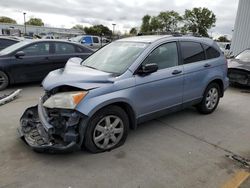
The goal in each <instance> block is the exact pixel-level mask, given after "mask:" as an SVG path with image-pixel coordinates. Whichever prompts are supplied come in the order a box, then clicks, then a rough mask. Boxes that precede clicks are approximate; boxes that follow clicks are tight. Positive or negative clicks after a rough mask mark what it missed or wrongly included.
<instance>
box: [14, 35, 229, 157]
mask: <svg viewBox="0 0 250 188" xmlns="http://www.w3.org/2000/svg"><path fill="white" fill-rule="evenodd" d="M42 85H43V88H44V90H45V94H44V96H43V97H42V98H41V99H40V100H39V103H38V106H34V107H31V108H28V109H27V110H26V111H25V112H24V114H23V116H22V117H21V120H20V122H21V126H20V128H19V133H20V135H21V137H22V138H23V139H24V140H25V142H27V143H28V145H30V146H31V147H32V148H33V149H34V150H36V151H40V152H42V151H46V152H61V151H73V150H75V149H80V148H82V147H85V148H86V149H87V150H89V151H91V152H93V153H97V152H104V151H110V150H112V149H114V148H116V147H118V146H121V145H122V144H123V143H124V142H125V140H126V137H127V134H128V129H130V128H131V129H135V128H136V127H137V124H138V123H141V122H144V121H147V120H149V119H153V118H156V117H159V116H161V115H163V114H166V113H169V112H173V111H176V110H181V109H183V108H185V107H187V106H192V105H195V106H196V107H197V109H198V111H199V112H201V113H203V114H209V113H212V112H213V111H214V110H215V109H216V107H217V105H218V103H219V100H220V97H223V94H224V90H225V89H226V88H227V87H228V78H227V61H226V59H225V57H224V55H223V53H222V52H221V51H220V49H219V47H218V46H217V44H216V43H215V42H214V41H212V40H211V39H206V38H196V37H173V36H141V37H132V38H125V39H121V40H117V41H115V42H112V43H110V44H109V45H107V46H105V47H103V48H101V49H100V50H98V51H97V52H95V53H94V54H93V55H91V56H90V57H88V58H87V59H86V60H85V61H82V59H80V58H72V59H70V60H69V61H68V63H67V64H66V66H65V68H64V69H58V70H55V71H52V72H51V73H50V74H49V75H48V76H47V77H46V78H45V79H44V81H43V83H42Z"/></svg>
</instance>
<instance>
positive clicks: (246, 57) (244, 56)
mask: <svg viewBox="0 0 250 188" xmlns="http://www.w3.org/2000/svg"><path fill="white" fill-rule="evenodd" d="M235 59H239V60H241V61H244V62H250V49H248V50H245V51H243V52H241V53H240V54H239V55H237V56H236V58H235Z"/></svg>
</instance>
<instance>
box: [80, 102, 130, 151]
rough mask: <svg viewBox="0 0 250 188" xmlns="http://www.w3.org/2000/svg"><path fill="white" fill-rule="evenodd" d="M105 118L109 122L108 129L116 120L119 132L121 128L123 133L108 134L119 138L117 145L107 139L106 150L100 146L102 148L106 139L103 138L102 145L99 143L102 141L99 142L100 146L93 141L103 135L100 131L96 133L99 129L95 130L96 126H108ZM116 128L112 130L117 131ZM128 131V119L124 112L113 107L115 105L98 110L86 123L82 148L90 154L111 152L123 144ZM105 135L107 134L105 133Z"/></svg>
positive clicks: (117, 107)
mask: <svg viewBox="0 0 250 188" xmlns="http://www.w3.org/2000/svg"><path fill="white" fill-rule="evenodd" d="M117 117H118V118H117ZM106 118H108V119H109V120H110V121H109V122H110V124H109V125H110V127H112V125H115V120H117V122H119V123H118V124H117V126H118V129H119V131H120V128H121V127H122V129H123V132H122V133H114V132H115V131H114V132H111V133H110V134H113V135H115V136H117V135H118V136H117V138H119V139H117V140H116V141H117V143H116V142H113V140H112V139H111V138H110V137H109V138H108V139H109V141H108V143H110V144H108V146H107V148H101V146H100V145H102V146H103V145H105V144H104V142H105V139H106V137H105V138H103V139H104V140H103V143H101V142H102V141H100V144H99V143H96V142H97V141H94V139H95V140H96V139H97V137H98V136H101V135H105V134H104V133H103V132H101V131H100V132H98V129H99V128H98V129H97V126H98V124H99V125H103V127H108V126H106V125H108V123H107V122H106ZM112 118H113V119H112ZM115 118H117V119H115ZM101 123H103V124H101ZM113 127H115V126H113ZM116 128H117V127H116ZM116 128H114V129H113V130H118V129H116ZM128 129H129V119H128V115H127V114H126V112H125V111H124V110H123V109H122V108H120V107H119V106H115V105H112V106H108V107H106V108H103V109H101V110H99V111H98V112H96V113H95V114H94V115H93V116H92V117H91V118H90V120H89V123H88V125H87V128H86V132H85V137H84V146H85V148H86V149H87V150H88V151H90V152H91V153H100V152H105V151H111V150H112V149H115V148H117V147H119V146H121V145H123V144H124V142H125V140H126V138H127V135H128ZM102 131H103V130H102ZM105 131H107V130H106V128H105ZM105 131H104V132H105ZM111 131H112V130H111ZM105 133H106V134H108V133H107V132H105ZM96 134H97V135H96ZM109 136H110V135H109ZM107 137H108V136H107ZM115 143H116V144H115ZM98 144H99V146H98ZM112 144H115V145H112Z"/></svg>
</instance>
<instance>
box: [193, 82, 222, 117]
mask: <svg viewBox="0 0 250 188" xmlns="http://www.w3.org/2000/svg"><path fill="white" fill-rule="evenodd" d="M219 100H220V87H219V85H218V84H217V83H211V84H209V85H208V86H207V89H206V91H205V92H204V95H203V98H202V101H201V102H200V104H198V106H197V109H198V111H199V112H200V113H202V114H210V113H212V112H213V111H214V110H215V109H216V108H217V106H218V104H219Z"/></svg>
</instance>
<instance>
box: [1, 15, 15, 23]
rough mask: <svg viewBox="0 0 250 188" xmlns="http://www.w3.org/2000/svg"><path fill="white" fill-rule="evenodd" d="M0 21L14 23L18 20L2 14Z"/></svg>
mask: <svg viewBox="0 0 250 188" xmlns="http://www.w3.org/2000/svg"><path fill="white" fill-rule="evenodd" d="M0 22H1V23H12V24H16V20H14V19H12V18H9V17H6V16H0Z"/></svg>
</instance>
